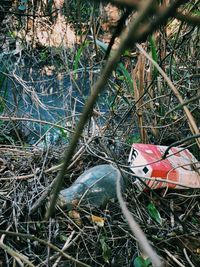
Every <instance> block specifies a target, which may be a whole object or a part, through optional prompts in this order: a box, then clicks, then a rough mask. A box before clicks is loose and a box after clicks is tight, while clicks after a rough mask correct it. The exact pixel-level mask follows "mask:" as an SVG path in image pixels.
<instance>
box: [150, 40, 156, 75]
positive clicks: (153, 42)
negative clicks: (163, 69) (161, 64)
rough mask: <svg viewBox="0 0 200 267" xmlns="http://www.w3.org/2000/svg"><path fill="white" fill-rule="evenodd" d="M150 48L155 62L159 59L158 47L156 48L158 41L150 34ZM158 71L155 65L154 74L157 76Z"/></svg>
mask: <svg viewBox="0 0 200 267" xmlns="http://www.w3.org/2000/svg"><path fill="white" fill-rule="evenodd" d="M149 43H150V48H151V55H152V58H153V60H154V61H155V62H157V61H158V55H157V49H156V42H155V40H154V37H153V36H150V38H149ZM157 74H158V71H157V69H156V68H155V67H153V75H154V76H155V78H156V77H157Z"/></svg>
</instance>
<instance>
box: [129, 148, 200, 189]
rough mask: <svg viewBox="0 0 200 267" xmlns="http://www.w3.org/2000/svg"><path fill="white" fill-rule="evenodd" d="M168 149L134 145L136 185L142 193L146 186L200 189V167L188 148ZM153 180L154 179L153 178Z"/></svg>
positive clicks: (131, 162) (132, 152)
mask: <svg viewBox="0 0 200 267" xmlns="http://www.w3.org/2000/svg"><path fill="white" fill-rule="evenodd" d="M166 149H168V147H167V146H158V145H149V144H133V145H132V149H131V152H130V155H129V160H128V161H129V163H130V168H131V170H132V172H133V173H134V174H135V175H136V177H138V179H137V178H136V180H135V183H136V185H137V186H138V188H139V189H140V190H143V189H145V187H146V185H147V186H148V187H150V188H152V189H157V188H164V187H166V188H176V189H186V188H200V164H199V163H198V161H197V159H196V158H195V157H194V156H193V155H192V154H191V153H190V152H189V150H188V149H185V148H183V147H182V148H178V147H172V148H170V149H169V151H168V153H167V155H166V157H165V158H164V159H163V158H162V157H163V155H164V153H165V151H166ZM149 178H150V179H149Z"/></svg>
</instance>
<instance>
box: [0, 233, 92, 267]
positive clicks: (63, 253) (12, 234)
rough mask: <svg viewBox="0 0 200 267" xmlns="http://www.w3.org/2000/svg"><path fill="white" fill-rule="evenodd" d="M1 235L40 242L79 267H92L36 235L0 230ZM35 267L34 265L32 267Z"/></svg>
mask: <svg viewBox="0 0 200 267" xmlns="http://www.w3.org/2000/svg"><path fill="white" fill-rule="evenodd" d="M0 233H1V234H5V235H10V236H17V237H22V238H25V239H31V240H35V241H38V242H39V243H41V244H43V245H45V246H48V247H50V248H51V249H53V250H55V251H57V252H59V253H60V255H62V256H63V257H64V258H66V259H68V260H70V261H72V262H73V263H75V264H76V265H77V266H81V267H91V266H90V265H88V264H85V263H83V262H81V261H79V260H77V259H75V258H73V257H72V256H70V255H68V254H66V253H65V252H64V251H62V250H61V249H59V248H58V247H56V246H55V245H53V244H52V243H50V242H47V241H45V240H43V239H40V238H38V237H36V236H34V235H28V234H23V233H15V232H11V231H5V230H0ZM32 266H33V267H34V265H32Z"/></svg>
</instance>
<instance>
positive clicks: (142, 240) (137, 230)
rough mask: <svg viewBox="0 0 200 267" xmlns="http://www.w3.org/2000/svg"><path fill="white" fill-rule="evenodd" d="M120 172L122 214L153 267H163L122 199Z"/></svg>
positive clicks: (118, 185)
mask: <svg viewBox="0 0 200 267" xmlns="http://www.w3.org/2000/svg"><path fill="white" fill-rule="evenodd" d="M116 170H117V172H118V175H117V182H116V190H117V198H118V201H119V204H120V206H121V209H122V212H123V214H124V216H125V218H126V220H127V222H128V224H129V227H130V229H131V231H132V232H133V234H134V235H135V237H136V238H137V240H138V242H139V245H140V247H141V248H142V250H143V251H144V252H145V253H146V254H147V255H148V256H149V258H150V259H151V261H152V263H153V266H155V267H162V266H163V264H162V262H161V260H160V258H159V256H158V255H157V254H156V252H155V251H154V250H153V248H152V247H151V245H150V244H149V241H148V240H147V238H146V236H145V234H144V233H143V231H142V229H141V228H140V226H139V225H138V223H137V222H136V221H135V219H134V218H133V216H132V215H131V213H130V211H129V210H128V208H127V206H126V203H125V202H124V200H123V198H122V193H121V188H120V172H119V170H118V169H116Z"/></svg>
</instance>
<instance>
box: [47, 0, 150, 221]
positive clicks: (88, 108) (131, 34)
mask: <svg viewBox="0 0 200 267" xmlns="http://www.w3.org/2000/svg"><path fill="white" fill-rule="evenodd" d="M153 2H154V1H153V0H148V1H141V3H140V11H139V14H138V16H137V18H136V19H135V20H133V21H132V23H131V25H130V27H129V30H128V31H125V32H124V33H123V35H122V41H121V44H120V45H119V47H118V49H117V51H116V52H115V53H114V54H113V56H112V57H111V58H110V60H108V61H107V63H106V65H105V67H104V69H103V71H102V75H101V77H100V79H99V80H98V81H97V83H96V85H95V88H94V89H93V90H92V94H91V96H90V97H89V99H88V101H87V103H86V105H85V107H84V110H83V113H82V115H81V118H80V120H79V122H78V124H77V127H76V131H75V133H74V135H73V136H72V138H71V141H70V144H69V147H68V149H67V150H66V152H65V155H64V163H63V166H62V169H61V171H60V172H59V173H58V176H57V177H56V183H55V187H54V190H53V194H52V197H51V199H50V205H49V208H48V210H47V212H46V218H49V217H50V216H51V214H52V212H53V210H54V208H55V205H56V200H57V197H58V193H59V191H60V188H61V184H62V179H63V177H64V175H65V173H66V170H67V168H68V166H69V164H70V160H71V158H72V156H73V153H74V150H75V148H76V146H77V142H78V139H79V137H80V136H81V133H82V131H83V129H84V126H85V124H86V122H87V121H88V118H89V115H90V114H91V112H92V109H93V107H94V104H95V102H96V100H97V98H98V95H99V94H100V92H101V91H102V90H103V88H104V86H105V85H106V82H107V80H108V78H109V76H110V75H111V73H112V71H113V69H114V67H115V65H116V63H117V62H118V60H119V59H120V56H121V54H123V52H124V51H125V49H126V48H127V47H129V45H130V43H134V42H135V41H136V39H135V38H136V37H137V35H138V31H139V28H140V24H141V22H142V21H143V20H144V18H145V17H146V16H147V14H148V12H149V10H150V9H151V8H152V5H153Z"/></svg>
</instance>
